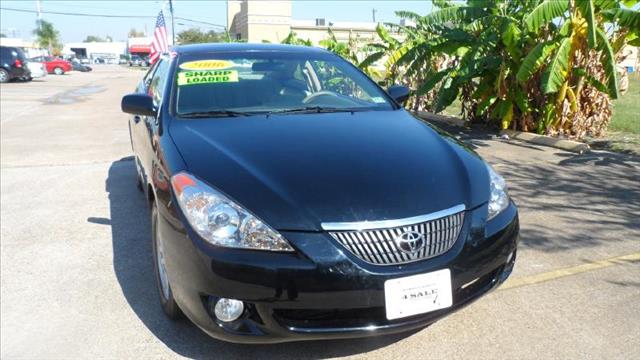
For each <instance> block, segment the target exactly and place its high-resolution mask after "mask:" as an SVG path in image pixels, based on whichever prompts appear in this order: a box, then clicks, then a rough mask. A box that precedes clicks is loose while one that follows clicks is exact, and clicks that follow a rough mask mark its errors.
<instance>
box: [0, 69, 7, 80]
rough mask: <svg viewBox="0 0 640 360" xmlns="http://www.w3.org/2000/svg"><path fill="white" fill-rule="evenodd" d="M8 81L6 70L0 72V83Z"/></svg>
mask: <svg viewBox="0 0 640 360" xmlns="http://www.w3.org/2000/svg"><path fill="white" fill-rule="evenodd" d="M6 80H7V73H6V72H5V71H4V70H2V71H0V81H2V82H4V81H6Z"/></svg>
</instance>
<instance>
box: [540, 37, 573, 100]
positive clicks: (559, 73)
mask: <svg viewBox="0 0 640 360" xmlns="http://www.w3.org/2000/svg"><path fill="white" fill-rule="evenodd" d="M570 53H571V38H564V39H563V40H562V42H560V45H559V46H558V49H557V50H556V53H555V54H554V55H553V57H551V62H550V63H549V65H548V66H547V68H546V69H545V71H544V72H543V73H542V84H541V85H542V91H543V92H544V93H545V94H549V93H555V92H558V90H560V87H561V86H562V84H563V83H564V81H565V79H566V77H567V72H568V70H569V55H570Z"/></svg>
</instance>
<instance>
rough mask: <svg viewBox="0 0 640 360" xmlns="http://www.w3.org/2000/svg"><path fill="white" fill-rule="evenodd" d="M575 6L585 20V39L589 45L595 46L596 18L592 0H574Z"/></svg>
mask: <svg viewBox="0 0 640 360" xmlns="http://www.w3.org/2000/svg"><path fill="white" fill-rule="evenodd" d="M576 6H577V7H578V9H580V12H581V13H582V17H584V18H585V20H586V21H587V40H588V42H589V47H590V48H592V49H593V48H595V47H596V20H595V16H594V15H593V1H592V0H580V1H576Z"/></svg>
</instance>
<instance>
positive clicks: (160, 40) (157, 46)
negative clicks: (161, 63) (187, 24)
mask: <svg viewBox="0 0 640 360" xmlns="http://www.w3.org/2000/svg"><path fill="white" fill-rule="evenodd" d="M167 51H169V44H168V43H167V27H166V26H165V24H164V15H162V10H160V13H158V19H157V20H156V28H155V29H154V30H153V41H152V42H151V55H150V56H149V62H150V63H152V64H153V63H155V62H156V61H157V60H158V58H159V57H160V55H162V54H164V53H166V52H167Z"/></svg>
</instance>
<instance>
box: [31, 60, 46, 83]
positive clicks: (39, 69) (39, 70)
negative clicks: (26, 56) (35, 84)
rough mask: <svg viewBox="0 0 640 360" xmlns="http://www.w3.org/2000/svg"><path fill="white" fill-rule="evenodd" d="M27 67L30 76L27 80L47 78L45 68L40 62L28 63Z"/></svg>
mask: <svg viewBox="0 0 640 360" xmlns="http://www.w3.org/2000/svg"><path fill="white" fill-rule="evenodd" d="M27 67H28V68H29V71H31V76H30V78H29V79H27V80H31V79H34V78H41V77H45V76H47V68H46V67H45V66H44V64H43V63H41V62H37V61H28V62H27Z"/></svg>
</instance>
